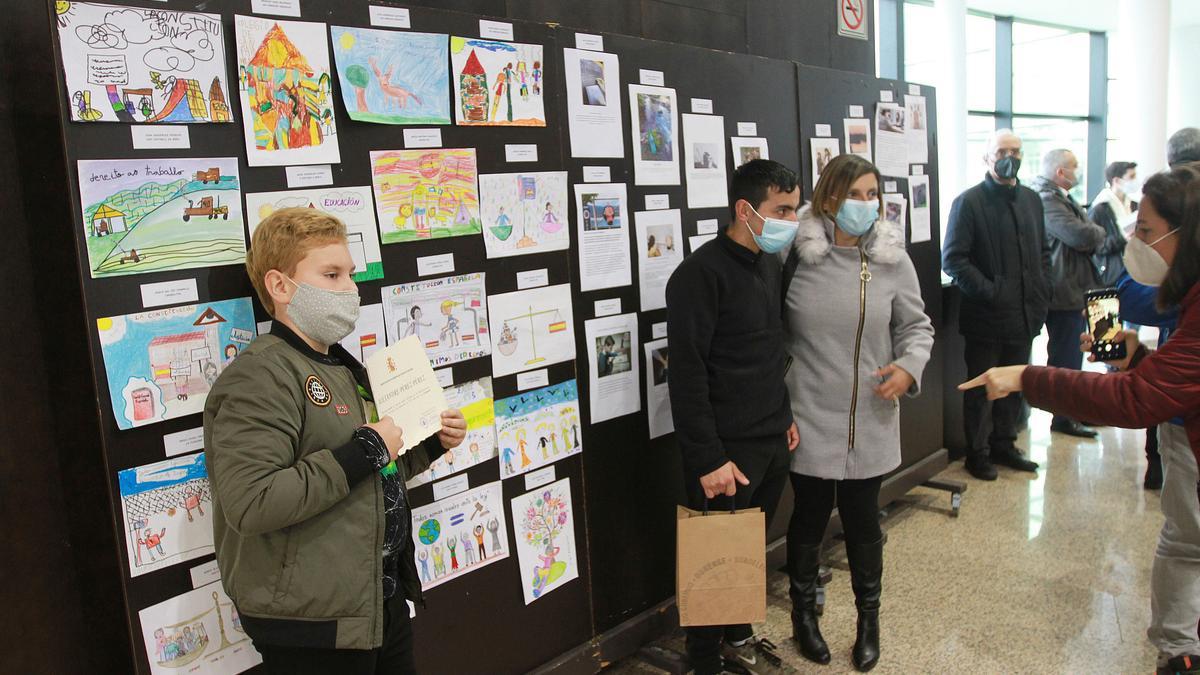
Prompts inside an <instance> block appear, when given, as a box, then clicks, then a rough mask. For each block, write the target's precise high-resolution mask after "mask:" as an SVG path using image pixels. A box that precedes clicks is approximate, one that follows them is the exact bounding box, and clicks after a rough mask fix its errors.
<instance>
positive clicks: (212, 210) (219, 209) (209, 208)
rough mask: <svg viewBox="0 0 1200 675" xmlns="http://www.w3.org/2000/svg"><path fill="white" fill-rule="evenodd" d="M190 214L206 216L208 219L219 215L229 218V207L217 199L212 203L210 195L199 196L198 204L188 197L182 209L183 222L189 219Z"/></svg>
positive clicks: (190, 217)
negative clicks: (186, 203)
mask: <svg viewBox="0 0 1200 675" xmlns="http://www.w3.org/2000/svg"><path fill="white" fill-rule="evenodd" d="M192 216H199V217H201V218H204V217H207V218H208V219H209V220H212V219H213V218H216V217H218V216H220V217H221V218H224V219H225V220H229V207H228V206H221V203H220V202H219V201H218V202H217V203H216V204H215V205H214V203H213V198H212V197H201V198H200V204H199V206H197V205H196V203H195V202H193V201H192V200H190V199H189V200H188V205H187V208H185V209H184V210H183V222H185V223H186V222H187V221H189V220H191V219H192Z"/></svg>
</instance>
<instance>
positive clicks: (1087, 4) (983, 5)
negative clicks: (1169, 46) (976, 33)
mask: <svg viewBox="0 0 1200 675" xmlns="http://www.w3.org/2000/svg"><path fill="white" fill-rule="evenodd" d="M1117 2H1118V0H1051V1H1050V2H1047V0H967V7H968V8H970V9H977V10H979V11H982V12H988V13H989V14H996V15H999V16H1013V17H1017V18H1021V19H1031V20H1033V21H1043V22H1045V23H1055V24H1060V25H1063V26H1073V27H1077V28H1086V29H1088V30H1099V31H1110V30H1113V29H1115V28H1116V27H1117V26H1116V22H1117ZM1197 24H1200V0H1171V26H1172V27H1174V28H1179V27H1183V26H1192V25H1197Z"/></svg>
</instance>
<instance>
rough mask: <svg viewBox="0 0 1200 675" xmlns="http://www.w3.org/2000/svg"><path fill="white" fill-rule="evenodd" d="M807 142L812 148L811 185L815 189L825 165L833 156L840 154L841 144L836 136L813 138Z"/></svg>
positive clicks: (827, 164)
mask: <svg viewBox="0 0 1200 675" xmlns="http://www.w3.org/2000/svg"><path fill="white" fill-rule="evenodd" d="M809 144H810V147H811V148H812V187H813V189H816V187H817V181H818V180H820V179H821V174H822V173H823V172H824V171H825V167H826V166H829V163H830V162H831V161H833V158H834V157H837V156H838V155H840V154H842V145H841V142H840V141H839V140H838V139H836V138H813V139H810V140H809Z"/></svg>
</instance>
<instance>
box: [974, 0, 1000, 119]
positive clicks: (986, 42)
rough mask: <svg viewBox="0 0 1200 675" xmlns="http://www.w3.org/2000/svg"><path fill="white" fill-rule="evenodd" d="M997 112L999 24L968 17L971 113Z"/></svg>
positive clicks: (983, 18) (981, 18)
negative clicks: (982, 111)
mask: <svg viewBox="0 0 1200 675" xmlns="http://www.w3.org/2000/svg"><path fill="white" fill-rule="evenodd" d="M995 109H996V21H995V20H994V19H992V18H991V17H987V16H978V15H976V14H968V15H967V110H995Z"/></svg>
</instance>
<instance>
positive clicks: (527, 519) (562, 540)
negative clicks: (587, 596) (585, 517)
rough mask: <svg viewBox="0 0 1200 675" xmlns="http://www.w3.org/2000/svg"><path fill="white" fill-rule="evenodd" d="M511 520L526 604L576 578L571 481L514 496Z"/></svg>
mask: <svg viewBox="0 0 1200 675" xmlns="http://www.w3.org/2000/svg"><path fill="white" fill-rule="evenodd" d="M512 518H513V528H514V529H515V530H516V535H517V560H518V561H519V564H520V568H521V589H522V591H523V592H524V594H525V604H526V605H528V604H529V603H531V602H533V601H534V600H537V599H538V598H540V597H542V596H544V595H545V594H547V593H549V592H551V591H553V590H556V589H558V588H559V587H561V586H562V585H563V584H565V583H567V582H568V581H571V580H573V579H578V578H579V563H578V561H577V560H576V557H575V507H574V505H573V504H572V503H571V479H569V478H562V479H560V480H557V481H555V482H553V483H551V484H549V485H546V486H543V487H540V488H538V489H536V490H533V491H532V492H527V493H525V494H523V495H521V496H520V497H513V500H512Z"/></svg>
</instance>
